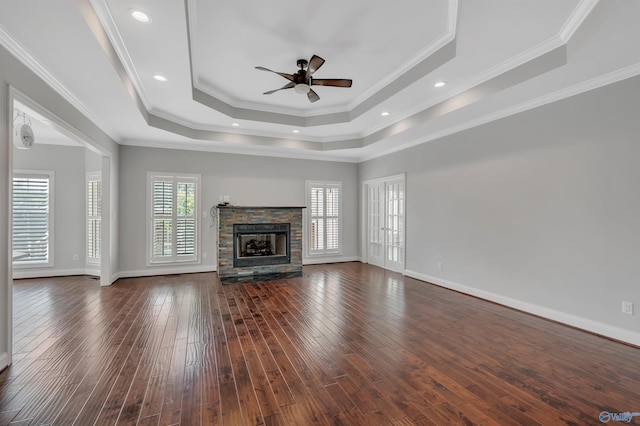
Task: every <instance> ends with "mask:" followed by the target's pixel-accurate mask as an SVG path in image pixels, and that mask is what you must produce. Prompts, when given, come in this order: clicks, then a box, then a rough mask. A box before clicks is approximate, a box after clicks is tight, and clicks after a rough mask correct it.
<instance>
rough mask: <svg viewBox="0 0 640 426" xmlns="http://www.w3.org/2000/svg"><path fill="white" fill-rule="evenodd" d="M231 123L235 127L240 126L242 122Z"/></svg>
mask: <svg viewBox="0 0 640 426" xmlns="http://www.w3.org/2000/svg"><path fill="white" fill-rule="evenodd" d="M231 125H232V126H233V127H238V126H240V124H238V123H231Z"/></svg>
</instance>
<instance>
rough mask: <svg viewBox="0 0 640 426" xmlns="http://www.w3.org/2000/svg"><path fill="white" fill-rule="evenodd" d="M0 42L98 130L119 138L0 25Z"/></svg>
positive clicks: (112, 137)
mask: <svg viewBox="0 0 640 426" xmlns="http://www.w3.org/2000/svg"><path fill="white" fill-rule="evenodd" d="M0 44H1V45H2V46H3V47H4V48H5V49H7V50H8V51H9V53H11V54H12V55H13V56H15V57H16V58H17V59H18V60H19V61H20V62H21V63H22V64H23V65H25V66H26V67H27V68H29V69H30V70H31V71H32V72H33V73H34V74H35V75H36V76H38V77H39V78H40V79H41V80H43V81H44V82H45V83H46V84H47V85H48V86H50V87H51V88H52V89H53V90H54V91H55V92H57V93H58V94H59V95H60V96H62V97H63V98H64V99H65V100H66V101H67V102H69V103H70V104H71V105H72V106H73V107H74V108H75V109H77V110H78V111H79V112H80V113H81V114H82V115H84V116H85V117H87V118H88V119H89V120H90V121H92V122H93V123H94V124H95V125H96V126H98V128H99V129H100V130H102V131H103V132H104V133H105V134H106V135H107V136H109V137H110V138H111V139H112V140H114V141H117V140H118V139H119V138H118V136H117V135H116V133H115V132H113V131H112V130H110V129H109V127H108V126H106V125H105V124H104V123H103V122H102V120H100V119H99V118H98V117H97V116H95V115H94V114H93V113H92V112H91V110H89V108H87V106H86V105H84V104H83V103H82V102H81V101H80V100H79V99H78V98H77V97H76V96H75V95H74V94H73V93H71V91H70V90H69V89H67V87H66V86H65V85H64V84H62V82H60V80H58V79H57V78H56V77H55V76H54V75H53V74H52V73H51V72H50V71H49V70H48V69H47V68H46V67H45V66H44V65H42V64H41V63H40V62H38V60H36V58H35V57H34V56H33V55H31V53H29V51H28V50H27V49H26V48H24V46H22V45H21V44H20V43H18V42H17V41H16V40H15V39H14V38H13V37H11V35H9V33H8V32H7V31H6V30H5V29H4V28H3V27H2V26H0Z"/></svg>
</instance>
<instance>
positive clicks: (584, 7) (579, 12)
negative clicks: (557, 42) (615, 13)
mask: <svg viewBox="0 0 640 426" xmlns="http://www.w3.org/2000/svg"><path fill="white" fill-rule="evenodd" d="M599 2H600V0H581V1H580V3H578V5H577V6H576V8H575V9H573V12H572V13H571V16H569V19H567V22H565V24H564V25H563V26H562V28H561V29H560V32H559V33H558V36H559V37H560V38H561V39H562V41H564V42H565V43H567V42H568V41H569V39H571V37H573V34H575V32H576V31H577V30H578V28H580V26H581V25H582V24H583V23H584V22H585V20H586V19H587V18H588V17H589V15H590V14H591V12H593V9H594V8H595V7H596V6H597V5H598V3H599Z"/></svg>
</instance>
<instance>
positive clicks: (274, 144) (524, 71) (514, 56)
mask: <svg viewBox="0 0 640 426" xmlns="http://www.w3.org/2000/svg"><path fill="white" fill-rule="evenodd" d="M132 9H140V10H143V11H145V12H146V13H148V14H149V15H150V16H151V21H150V22H149V23H140V22H137V21H135V20H133V19H132V18H131V16H130V11H131V10H132ZM638 18H640V2H639V1H636V0H618V1H614V0H601V1H598V0H518V1H504V0H460V1H458V0H430V1H424V0H396V1H394V2H386V1H378V0H374V1H370V0H369V1H366V0H351V1H348V2H339V3H338V2H335V1H324V2H322V1H307V0H298V1H296V2H295V3H293V2H291V1H285V0H271V1H269V2H265V1H259V0H241V1H234V2H225V1H211V0H184V1H178V0H174V1H163V2H159V1H157V0H75V1H73V0H55V1H54V0H32V1H17V0H12V1H2V2H0V43H2V44H3V45H4V46H5V47H6V48H8V49H9V50H10V51H11V52H12V53H14V54H15V55H16V56H18V57H19V58H20V59H21V60H22V61H23V62H25V63H26V64H27V65H28V66H29V67H30V68H31V69H32V70H34V71H35V72H36V73H38V74H39V75H40V76H41V77H42V78H44V79H45V80H46V81H47V82H48V83H49V84H51V85H52V86H53V87H54V88H55V89H56V90H58V91H59V92H60V93H61V94H62V95H63V96H65V97H66V98H67V99H68V100H69V101H70V102H71V103H72V104H74V105H75V106H76V107H77V108H78V109H80V110H81V111H82V112H83V113H84V114H85V115H87V116H88V117H89V118H90V119H92V120H93V121H94V122H95V123H96V124H97V125H99V126H100V127H101V128H102V129H103V130H104V131H105V132H107V133H108V134H109V135H111V136H112V137H113V138H114V139H115V140H116V141H117V142H119V143H120V144H124V145H139V146H160V147H174V148H183V149H197V150H208V151H222V152H238V153H250V154H262V155H278V156H287V157H300V158H317V159H335V160H340V161H362V160H364V159H367V158H373V157H375V156H379V155H382V154H384V153H388V152H393V151H396V150H399V149H403V148H406V147H409V146H412V145H415V144H419V143H424V142H427V141H429V140H432V139H435V138H437V137H441V136H443V135H446V134H450V133H453V132H456V131H460V130H462V129H465V128H469V127H472V126H476V125H479V124H482V123H485V122H488V121H492V120H495V119H499V118H501V117H504V116H507V115H509V114H513V113H516V112H519V111H522V110H526V109H529V108H533V107H536V106H539V105H543V104H544V103H548V102H552V101H555V100H557V99H561V98H564V97H567V96H572V95H575V94H577V93H580V92H582V91H586V90H591V89H593V88H596V87H599V86H602V85H605V84H609V83H612V82H615V81H617V80H620V79H624V78H628V77H631V76H633V75H637V74H640V25H637V22H638V20H639V19H638ZM313 54H316V55H318V56H321V57H323V58H324V59H325V60H326V63H325V64H324V65H323V66H322V67H321V68H320V69H319V70H318V71H317V72H316V73H315V74H314V77H316V78H349V79H353V86H352V87H351V88H335V87H322V86H315V87H314V90H315V91H316V92H317V93H318V95H319V96H320V98H321V99H320V100H319V101H318V102H315V103H313V104H312V103H310V102H309V101H308V100H307V97H306V96H305V95H301V94H297V93H296V92H295V91H294V90H292V89H290V90H283V91H279V92H276V93H274V94H272V95H263V94H262V93H263V92H265V91H268V90H272V89H276V88H279V87H282V86H283V85H284V84H286V83H288V81H287V80H285V79H284V78H282V77H280V76H278V75H277V74H273V73H268V72H264V71H259V70H256V69H255V67H256V66H263V67H266V68H269V69H271V70H274V71H279V72H285V73H289V74H293V73H294V72H295V71H296V70H297V67H296V60H297V59H299V58H304V59H309V58H310V57H311V56H312V55H313ZM155 74H162V75H164V76H165V77H166V78H167V79H168V81H166V82H158V81H156V80H154V79H153V76H154V75H155ZM437 81H445V82H446V83H447V84H446V86H444V87H442V88H435V87H434V86H433V85H434V83H436V82H437ZM383 111H388V112H389V113H390V114H389V115H388V116H386V117H383V116H381V115H380V114H381V113H382V112H383ZM54 113H55V112H54ZM233 123H236V124H238V126H237V127H235V126H233V125H232V124H233ZM294 130H296V131H297V132H296V133H294Z"/></svg>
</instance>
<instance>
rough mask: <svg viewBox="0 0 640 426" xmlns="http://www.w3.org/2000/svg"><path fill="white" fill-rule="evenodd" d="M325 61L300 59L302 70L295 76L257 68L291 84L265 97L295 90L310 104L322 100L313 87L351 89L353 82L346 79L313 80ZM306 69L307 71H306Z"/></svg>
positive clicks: (315, 56)
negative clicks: (304, 96) (304, 95)
mask: <svg viewBox="0 0 640 426" xmlns="http://www.w3.org/2000/svg"><path fill="white" fill-rule="evenodd" d="M324 62H325V61H324V59H322V58H321V57H320V56H317V55H313V56H312V57H311V59H309V61H308V62H307V60H306V59H298V62H297V64H298V67H299V68H300V69H299V70H298V71H296V73H295V74H287V73H284V72H277V71H271V70H270V69H267V68H265V67H256V69H258V70H260V71H269V72H272V73H275V74H278V75H280V76H282V77H284V78H286V79H287V80H289V83H287V84H285V85H284V86H282V87H281V88H279V89H275V90H269V91H268V92H264V94H265V95H270V94H272V93H275V92H277V91H279V90H284V89H292V88H293V89H294V90H295V91H296V93H301V94H305V93H306V94H307V98H309V101H310V102H316V101H318V100H319V99H320V96H318V94H317V93H316V92H315V91H314V90H313V89H312V88H311V86H333V87H351V83H352V81H351V80H348V79H344V78H313V77H312V75H313V73H314V72H316V71H318V68H320V67H321V66H322V64H324ZM305 68H306V69H305Z"/></svg>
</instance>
